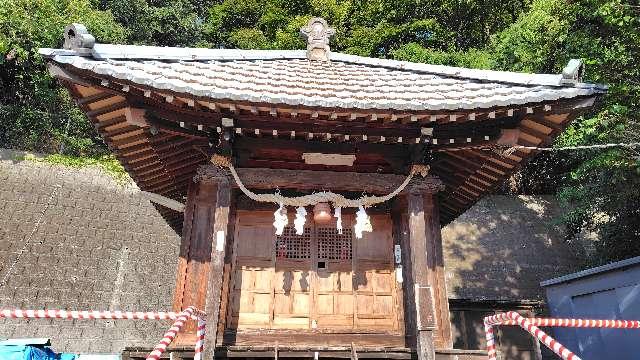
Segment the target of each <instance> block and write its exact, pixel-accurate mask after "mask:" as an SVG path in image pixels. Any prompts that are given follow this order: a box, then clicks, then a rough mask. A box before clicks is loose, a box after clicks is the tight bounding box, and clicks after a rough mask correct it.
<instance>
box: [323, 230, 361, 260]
mask: <svg viewBox="0 0 640 360" xmlns="http://www.w3.org/2000/svg"><path fill="white" fill-rule="evenodd" d="M316 237H317V240H318V259H326V260H351V258H352V256H353V251H352V248H351V244H352V241H353V231H352V229H350V228H347V229H343V230H342V234H339V233H338V231H337V230H336V229H335V228H332V227H318V228H316Z"/></svg>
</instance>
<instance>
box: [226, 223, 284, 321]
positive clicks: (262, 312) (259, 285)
mask: <svg viewBox="0 0 640 360" xmlns="http://www.w3.org/2000/svg"><path fill="white" fill-rule="evenodd" d="M272 221H273V220H271V219H270V218H269V217H268V216H266V214H263V213H250V212H238V220H237V223H236V228H235V241H234V247H235V249H234V263H233V267H232V269H231V284H230V289H229V292H230V293H229V312H228V317H227V324H228V326H229V327H230V328H232V329H236V328H269V327H270V326H271V323H272V315H271V314H272V308H273V277H274V266H273V244H274V242H275V238H276V237H275V234H274V232H273V225H272V224H271V222H272Z"/></svg>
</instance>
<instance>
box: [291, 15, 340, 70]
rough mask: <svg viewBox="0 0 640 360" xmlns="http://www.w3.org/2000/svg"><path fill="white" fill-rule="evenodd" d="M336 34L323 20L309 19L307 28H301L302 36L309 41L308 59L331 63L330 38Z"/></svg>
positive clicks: (317, 18)
mask: <svg viewBox="0 0 640 360" xmlns="http://www.w3.org/2000/svg"><path fill="white" fill-rule="evenodd" d="M335 33H336V30H335V29H334V28H331V27H329V25H328V24H327V21H326V20H325V19H323V18H319V17H314V18H311V19H309V22H308V23H307V26H303V27H302V28H300V34H301V35H302V36H303V37H305V38H306V39H307V59H309V60H319V61H329V57H328V53H329V51H331V50H330V49H329V38H330V37H331V36H332V35H334V34H335Z"/></svg>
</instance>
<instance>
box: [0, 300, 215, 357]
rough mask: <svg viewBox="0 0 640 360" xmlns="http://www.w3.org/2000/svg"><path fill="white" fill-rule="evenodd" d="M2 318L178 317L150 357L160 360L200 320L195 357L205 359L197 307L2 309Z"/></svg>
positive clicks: (203, 322) (202, 323) (202, 324)
mask: <svg viewBox="0 0 640 360" xmlns="http://www.w3.org/2000/svg"><path fill="white" fill-rule="evenodd" d="M0 318H9V319H66V320H73V319H89V320H91V319H113V320H175V322H174V323H173V326H172V327H171V328H170V329H169V330H168V331H167V332H166V333H165V334H164V337H163V338H162V340H160V343H158V345H156V346H155V348H154V349H153V351H152V352H151V353H150V354H149V355H148V356H147V359H152V360H157V359H159V358H160V356H161V355H162V354H163V353H164V352H165V350H166V349H167V346H169V344H170V343H171V342H172V341H173V339H174V338H175V337H176V335H178V332H179V331H180V329H182V327H183V326H184V324H185V322H186V321H187V320H189V319H193V320H197V321H198V330H197V334H196V335H197V340H196V344H195V357H194V360H201V358H202V351H203V350H204V337H205V327H206V320H205V319H206V314H205V313H203V312H202V311H200V310H198V309H196V308H195V307H193V306H190V307H188V308H186V309H185V310H184V311H182V312H172V311H168V312H164V311H160V312H134V311H73V310H72V311H69V310H20V309H0Z"/></svg>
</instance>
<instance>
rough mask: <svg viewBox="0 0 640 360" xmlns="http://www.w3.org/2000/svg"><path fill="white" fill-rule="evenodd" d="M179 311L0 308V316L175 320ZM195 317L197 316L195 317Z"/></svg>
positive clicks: (17, 317) (14, 317) (11, 317)
mask: <svg viewBox="0 0 640 360" xmlns="http://www.w3.org/2000/svg"><path fill="white" fill-rule="evenodd" d="M178 316H180V313H177V312H163V311H161V312H133V311H68V310H19V309H15V310H10V309H2V310H0V318H10V319H67V320H72V319H114V320H121V319H126V320H175V319H177V318H178ZM194 319H195V318H194Z"/></svg>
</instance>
